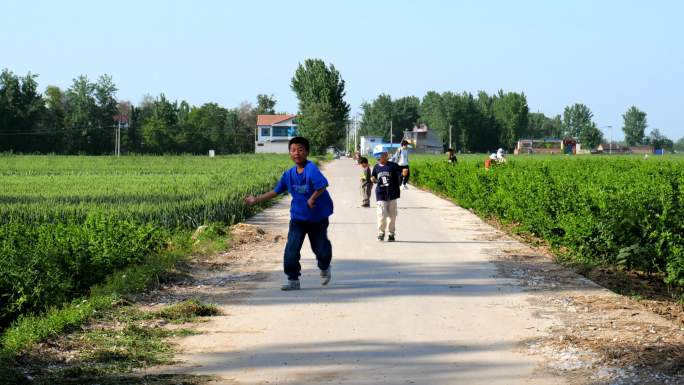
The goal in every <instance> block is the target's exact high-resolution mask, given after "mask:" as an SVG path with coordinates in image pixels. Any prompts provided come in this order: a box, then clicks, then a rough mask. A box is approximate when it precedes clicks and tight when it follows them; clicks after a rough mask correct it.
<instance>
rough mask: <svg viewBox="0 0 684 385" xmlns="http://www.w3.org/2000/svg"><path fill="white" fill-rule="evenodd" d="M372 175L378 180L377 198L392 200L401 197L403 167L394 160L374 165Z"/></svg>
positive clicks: (376, 187)
mask: <svg viewBox="0 0 684 385" xmlns="http://www.w3.org/2000/svg"><path fill="white" fill-rule="evenodd" d="M372 175H373V176H374V177H375V179H376V180H377V185H376V186H375V199H376V200H379V201H391V200H394V199H398V198H399V194H400V193H399V184H400V183H399V180H400V178H401V167H399V166H398V165H397V164H396V163H394V162H387V163H385V165H384V166H383V165H381V164H380V163H378V164H376V165H375V166H374V167H373V173H372Z"/></svg>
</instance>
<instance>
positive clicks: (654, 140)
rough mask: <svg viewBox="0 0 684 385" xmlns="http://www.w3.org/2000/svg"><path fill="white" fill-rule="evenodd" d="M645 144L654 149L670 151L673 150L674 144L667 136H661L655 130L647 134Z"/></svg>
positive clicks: (658, 131)
mask: <svg viewBox="0 0 684 385" xmlns="http://www.w3.org/2000/svg"><path fill="white" fill-rule="evenodd" d="M645 142H647V143H648V144H650V145H651V146H653V147H654V148H656V149H665V150H670V151H672V150H673V148H674V143H673V142H672V140H671V139H670V138H668V137H667V136H665V135H663V134H662V133H661V132H660V130H659V129H657V128H654V129H653V130H652V131H651V133H650V134H648V137H647V138H646V141H645Z"/></svg>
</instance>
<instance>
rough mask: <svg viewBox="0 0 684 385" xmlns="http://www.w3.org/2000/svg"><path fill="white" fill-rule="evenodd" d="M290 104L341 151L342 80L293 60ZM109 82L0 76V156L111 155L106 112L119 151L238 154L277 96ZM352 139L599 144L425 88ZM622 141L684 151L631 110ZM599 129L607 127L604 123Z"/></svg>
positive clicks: (519, 102)
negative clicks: (195, 97) (132, 87)
mask: <svg viewBox="0 0 684 385" xmlns="http://www.w3.org/2000/svg"><path fill="white" fill-rule="evenodd" d="M290 86H291V89H292V91H293V92H295V94H296V95H297V98H298V100H299V132H300V134H301V135H304V136H306V137H308V138H309V139H310V141H311V144H312V146H313V150H314V151H315V152H318V153H321V152H323V151H325V149H326V148H328V147H331V146H333V147H338V148H341V147H342V142H343V138H344V135H345V127H346V126H347V124H348V121H349V112H350V106H349V104H348V103H347V102H346V101H345V100H344V97H345V95H346V91H345V81H344V80H343V78H342V75H341V74H340V72H339V71H338V70H337V69H336V68H335V66H334V65H332V64H330V65H327V64H326V63H325V62H324V61H322V60H320V59H306V60H305V61H304V63H300V64H299V66H298V68H297V70H296V71H295V74H294V76H293V77H292V79H291V85H290ZM117 91H118V89H117V87H116V85H115V84H114V82H113V80H112V78H111V76H108V75H102V76H100V77H99V78H98V79H97V80H96V81H91V80H89V79H88V78H87V77H86V76H84V75H81V76H79V77H77V78H75V79H73V83H72V85H71V86H70V87H69V88H67V89H66V90H62V89H60V88H59V87H56V86H48V87H47V88H46V89H45V92H44V93H43V94H41V93H40V92H39V91H38V82H37V75H36V74H32V73H28V74H27V75H26V76H18V75H15V74H14V73H12V72H11V71H9V70H7V69H5V70H3V71H2V73H0V152H3V151H14V152H19V153H57V154H93V155H100V154H111V153H112V152H113V149H114V137H115V131H114V128H115V126H117V124H118V123H117V122H116V121H115V120H114V117H115V116H118V117H120V116H126V117H127V120H126V121H125V122H124V129H123V130H122V137H121V146H122V149H123V152H124V153H126V152H128V153H157V154H160V153H195V154H199V153H206V152H207V150H209V149H214V150H216V151H218V153H223V154H227V153H242V152H253V151H254V145H255V144H254V139H255V138H254V133H255V126H256V115H257V114H272V113H275V105H276V100H275V99H274V98H273V96H272V95H270V96H269V95H265V94H260V95H258V96H257V102H256V105H252V104H251V103H249V102H243V103H242V104H241V105H240V106H238V107H236V108H226V107H223V106H220V105H218V104H217V103H205V104H203V105H201V106H192V105H190V104H189V103H188V102H186V101H184V100H183V101H181V102H177V101H171V100H169V99H167V98H166V96H165V95H164V94H160V95H159V96H157V97H152V96H149V95H147V96H145V97H144V99H143V100H142V102H141V103H139V104H138V105H137V106H134V105H132V103H130V102H129V101H122V100H117V98H116V92H117ZM361 109H362V112H363V116H362V119H361V124H360V133H361V135H377V136H382V137H383V138H384V139H385V140H388V141H389V140H390V134H391V135H392V138H391V139H392V140H393V141H394V142H397V141H399V140H401V138H402V137H403V131H404V130H410V129H411V128H412V127H413V126H414V125H416V124H421V123H425V124H426V125H427V126H428V127H430V129H431V130H434V131H436V132H437V134H438V135H439V137H440V138H441V140H442V143H444V144H445V146H453V147H455V148H456V149H457V150H459V151H464V152H485V151H492V150H494V149H496V148H499V147H503V148H506V149H508V150H511V149H513V148H514V147H515V145H516V142H517V141H518V140H519V139H542V138H560V139H564V138H575V139H578V140H579V141H580V142H581V143H582V144H583V146H584V148H595V147H596V146H598V145H599V144H601V143H602V142H603V141H604V137H603V133H602V131H601V130H600V127H597V125H596V123H595V122H594V121H593V113H592V112H591V110H590V109H589V107H588V106H586V105H585V104H582V103H575V104H573V105H570V106H567V107H565V109H564V111H563V114H562V115H555V116H546V115H545V114H543V113H541V112H530V109H529V106H528V104H527V97H526V96H525V94H524V93H519V92H504V91H503V90H500V91H499V92H497V93H494V94H491V95H489V94H487V93H486V92H484V91H480V92H478V93H477V95H473V94H471V93H469V92H462V93H455V92H451V91H447V92H443V93H438V92H435V91H428V92H427V93H426V94H425V95H424V96H423V97H422V98H419V97H416V96H406V97H402V98H398V99H393V98H392V97H391V96H390V95H388V94H381V95H379V96H378V97H376V98H375V99H374V100H372V101H371V102H364V103H362V105H361ZM622 117H623V127H622V130H623V131H624V133H625V144H626V145H630V146H635V145H641V144H650V145H653V146H654V147H657V148H665V149H669V150H672V149H675V150H678V151H684V138H682V139H680V140H679V141H678V142H676V143H674V142H673V141H672V140H671V139H669V138H667V137H665V136H664V135H663V134H661V133H660V130H658V129H653V130H651V132H650V133H649V134H648V135H646V129H647V127H648V124H647V118H646V113H645V112H643V111H641V110H639V109H638V108H637V107H635V106H631V107H630V108H629V109H628V110H627V111H626V112H625V113H624V114H623V116H622ZM603 128H606V127H603Z"/></svg>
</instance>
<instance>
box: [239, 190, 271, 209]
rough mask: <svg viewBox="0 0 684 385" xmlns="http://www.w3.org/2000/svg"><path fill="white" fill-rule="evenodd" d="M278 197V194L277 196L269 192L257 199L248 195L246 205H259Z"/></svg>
mask: <svg viewBox="0 0 684 385" xmlns="http://www.w3.org/2000/svg"><path fill="white" fill-rule="evenodd" d="M277 196H278V194H276V192H275V191H269V192H266V193H263V194H261V195H259V196H256V197H255V196H254V195H248V196H246V197H245V204H246V205H247V206H254V205H255V204H257V203H261V202H266V201H270V200H271V199H273V198H275V197H277Z"/></svg>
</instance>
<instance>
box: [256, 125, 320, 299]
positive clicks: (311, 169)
mask: <svg viewBox="0 0 684 385" xmlns="http://www.w3.org/2000/svg"><path fill="white" fill-rule="evenodd" d="M288 148H289V150H290V159H292V161H293V162H294V163H295V166H294V167H292V168H290V169H289V170H287V171H285V172H284V173H283V176H282V177H281V178H280V181H278V184H277V185H276V187H275V188H274V189H273V191H269V192H267V193H264V194H261V195H259V196H257V197H254V196H252V195H250V196H248V197H246V198H245V204H247V205H248V206H252V205H255V204H257V203H260V202H265V201H268V200H270V199H273V198H275V197H276V196H278V195H279V194H282V193H284V192H287V191H289V192H290V194H291V195H292V204H291V205H290V228H289V231H288V233H287V244H286V245H285V255H284V258H283V260H284V263H283V265H284V269H285V274H286V275H287V283H285V284H284V285H283V287H282V290H299V288H300V282H299V276H300V275H301V270H302V266H301V265H300V264H299V260H300V258H301V254H300V252H301V250H302V245H303V244H304V237H305V236H306V235H308V236H309V242H310V243H311V249H312V250H313V252H314V254H316V260H317V261H318V268H319V269H321V284H322V285H327V284H328V282H330V279H331V278H332V271H331V267H330V261H331V260H332V244H331V243H330V240H329V239H328V217H329V216H330V215H332V213H333V202H332V199H331V198H330V194H329V193H328V191H327V187H328V180H327V179H325V176H323V174H322V173H321V171H320V170H319V169H318V167H316V165H315V164H313V163H312V162H311V161H309V160H307V157H308V156H309V141H308V140H306V139H305V138H302V137H300V136H297V137H294V138H292V139H290V142H289V143H288Z"/></svg>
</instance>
